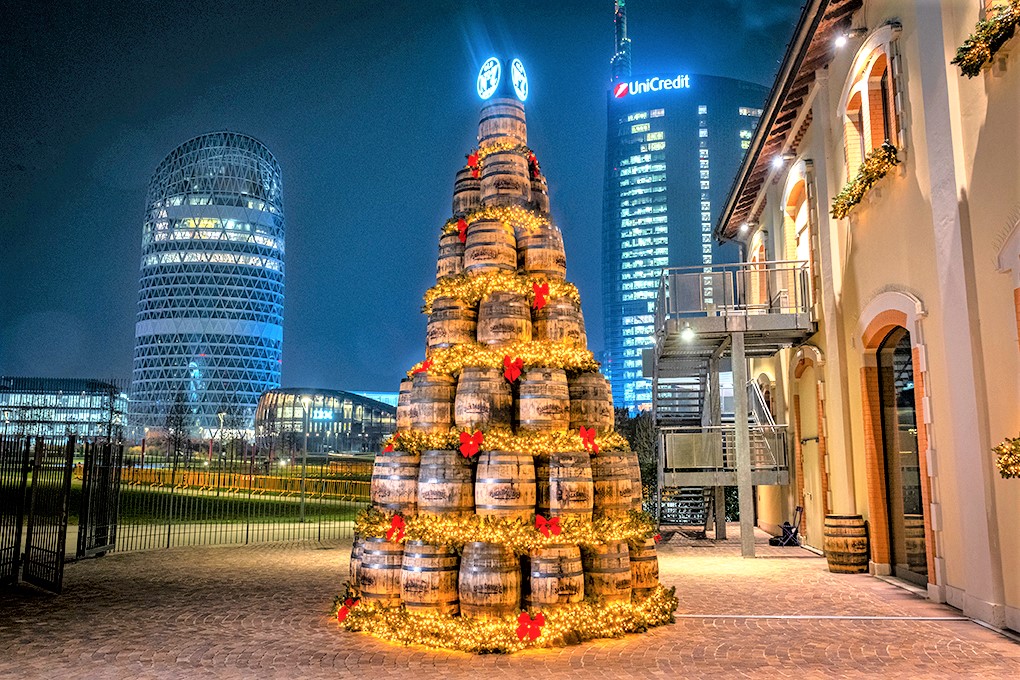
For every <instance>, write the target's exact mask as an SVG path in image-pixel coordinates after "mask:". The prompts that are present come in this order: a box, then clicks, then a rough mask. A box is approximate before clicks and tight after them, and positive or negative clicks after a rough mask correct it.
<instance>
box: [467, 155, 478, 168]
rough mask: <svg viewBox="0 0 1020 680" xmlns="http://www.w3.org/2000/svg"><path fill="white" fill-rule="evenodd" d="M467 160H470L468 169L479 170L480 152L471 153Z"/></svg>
mask: <svg viewBox="0 0 1020 680" xmlns="http://www.w3.org/2000/svg"><path fill="white" fill-rule="evenodd" d="M467 159H468V167H469V168H477V167H478V152H477V151H472V152H471V153H469V154H468V157H467Z"/></svg>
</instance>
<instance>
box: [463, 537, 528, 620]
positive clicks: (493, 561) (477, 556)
mask: <svg viewBox="0 0 1020 680" xmlns="http://www.w3.org/2000/svg"><path fill="white" fill-rule="evenodd" d="M457 590H458V591H459V593H460V613H461V615H462V616H466V617H468V618H475V619H483V618H499V617H503V616H508V615H511V614H517V612H518V611H519V610H520V606H521V567H520V561H519V560H518V559H517V556H516V555H514V553H513V552H512V551H511V550H510V549H509V548H507V547H506V546H503V545H499V544H496V543H483V542H474V543H465V544H464V552H463V554H462V555H461V559H460V578H459V582H458V586H457Z"/></svg>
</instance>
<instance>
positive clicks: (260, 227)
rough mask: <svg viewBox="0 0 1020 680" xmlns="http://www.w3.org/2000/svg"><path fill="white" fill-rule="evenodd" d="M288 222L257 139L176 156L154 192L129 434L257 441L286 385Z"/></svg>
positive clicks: (189, 148)
mask: <svg viewBox="0 0 1020 680" xmlns="http://www.w3.org/2000/svg"><path fill="white" fill-rule="evenodd" d="M283 255H284V218H283V197H282V185H281V177H280V165H279V164H278V163H277V162H276V159H275V158H274V157H273V154H271V153H270V152H269V149H267V148H266V147H265V145H263V144H262V143H261V142H259V141H258V140H257V139H254V138H253V137H249V136H247V135H243V134H238V133H236V132H213V133H210V134H205V135H202V136H200V137H196V138H195V139H192V140H190V141H188V142H185V143H184V144H182V145H181V146H179V147H177V148H176V149H174V150H173V151H172V152H171V153H170V154H169V155H168V156H167V157H166V158H165V159H164V160H163V162H162V163H160V164H159V167H157V168H156V172H155V174H154V175H153V177H152V181H151V182H150V183H149V191H148V198H147V202H146V216H145V226H144V228H143V230H142V264H141V281H140V285H139V295H138V318H137V323H136V325H135V353H134V367H133V372H132V388H131V406H130V425H131V426H132V427H133V428H134V429H135V430H136V432H137V431H138V430H140V429H141V428H145V427H149V428H161V427H164V426H166V425H167V423H168V417H170V418H175V419H177V420H178V421H179V420H180V419H181V418H183V423H180V425H183V426H184V427H186V428H187V429H188V430H189V431H190V434H192V435H193V436H198V437H207V436H210V435H211V434H213V433H215V432H216V431H217V429H218V428H219V427H220V418H219V414H221V413H225V414H227V415H228V416H229V417H230V420H231V421H232V423H234V427H240V428H241V429H248V430H250V429H252V428H253V424H254V415H255V407H256V405H257V404H258V400H259V396H260V395H261V394H262V393H263V392H265V391H266V390H269V389H272V388H274V387H278V386H279V384H280V364H281V354H282V347H283V290H284V285H283V284H284V269H283Z"/></svg>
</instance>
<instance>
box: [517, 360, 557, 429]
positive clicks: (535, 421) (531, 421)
mask: <svg viewBox="0 0 1020 680" xmlns="http://www.w3.org/2000/svg"><path fill="white" fill-rule="evenodd" d="M520 381H521V382H520V398H519V399H518V401H517V409H518V418H517V422H518V427H519V428H520V429H521V430H524V431H528V432H558V431H561V430H566V429H567V428H568V427H569V426H570V392H569V390H568V389H567V374H566V372H565V371H564V370H563V369H562V368H530V369H528V370H526V371H524V373H522V374H521V378H520Z"/></svg>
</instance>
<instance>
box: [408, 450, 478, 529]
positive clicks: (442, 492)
mask: <svg viewBox="0 0 1020 680" xmlns="http://www.w3.org/2000/svg"><path fill="white" fill-rule="evenodd" d="M473 467H474V465H473V462H472V460H471V459H470V458H465V457H464V456H462V455H461V453H460V451H445V450H444V451H426V452H425V453H423V454H422V456H421V467H420V468H419V471H418V514H419V515H453V516H457V517H468V516H470V515H473V514H474V512H475V491H474V484H473V480H472V478H473V476H474V475H473V472H474V470H473Z"/></svg>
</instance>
